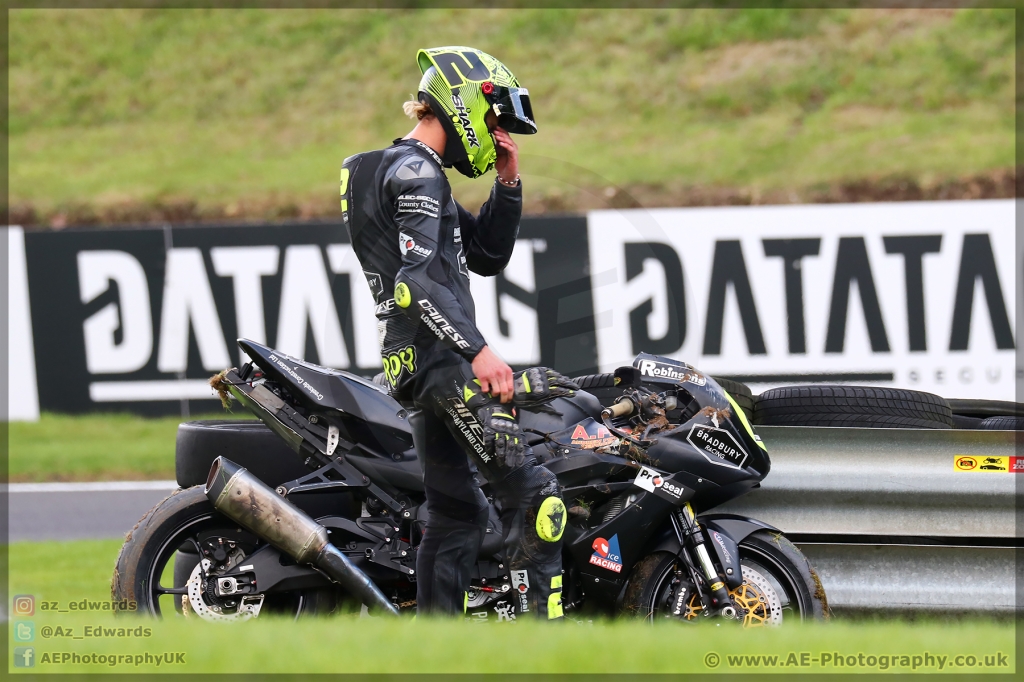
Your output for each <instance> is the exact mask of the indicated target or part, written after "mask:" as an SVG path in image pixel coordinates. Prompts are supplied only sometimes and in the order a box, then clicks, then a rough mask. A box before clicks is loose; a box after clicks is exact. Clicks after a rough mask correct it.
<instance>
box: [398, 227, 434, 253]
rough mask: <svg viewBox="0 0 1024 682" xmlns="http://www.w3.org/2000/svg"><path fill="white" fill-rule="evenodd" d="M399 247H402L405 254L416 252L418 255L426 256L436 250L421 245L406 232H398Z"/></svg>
mask: <svg viewBox="0 0 1024 682" xmlns="http://www.w3.org/2000/svg"><path fill="white" fill-rule="evenodd" d="M398 248H399V249H401V251H402V255H403V256H404V255H406V254H409V253H414V254H416V255H417V256H422V257H423V258H426V257H427V256H429V255H430V254H432V253H433V252H434V251H433V249H425V248H423V247H422V246H419V245H418V244H417V243H416V240H414V239H413V238H412V237H410V236H409V235H407V234H406V233H404V232H399V233H398Z"/></svg>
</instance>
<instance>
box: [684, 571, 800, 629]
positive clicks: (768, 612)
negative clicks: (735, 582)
mask: <svg viewBox="0 0 1024 682" xmlns="http://www.w3.org/2000/svg"><path fill="white" fill-rule="evenodd" d="M742 568H743V582H742V583H741V584H740V586H739V587H736V588H733V589H731V590H729V597H730V598H731V599H732V603H733V604H734V605H735V606H736V610H737V611H738V612H739V615H740V616H742V617H743V627H745V628H749V627H764V626H766V625H780V624H781V623H782V604H781V602H780V600H779V595H778V593H777V592H776V591H775V588H774V587H772V584H771V583H770V582H768V580H767V579H766V578H765V577H764V576H763V575H761V573H760V572H758V571H756V570H754V569H752V568H750V567H749V566H743V567H742ZM703 610H704V606H703V605H702V604H701V603H700V598H699V597H698V596H697V593H696V592H694V593H693V595H691V596H690V601H689V602H688V603H687V604H686V610H685V611H684V612H683V618H685V619H686V620H694V619H695V618H697V617H698V616H699V615H700V612H701V611H703Z"/></svg>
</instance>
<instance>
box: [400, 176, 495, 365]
mask: <svg viewBox="0 0 1024 682" xmlns="http://www.w3.org/2000/svg"><path fill="white" fill-rule="evenodd" d="M410 161H411V162H412V163H413V164H417V163H418V164H419V165H417V166H416V170H410V169H405V170H404V171H403V170H402V166H403V165H404V164H405V163H410ZM424 168H429V170H426V171H424V170H423V169H424ZM396 171H398V172H394V173H389V177H388V179H387V192H386V193H387V195H388V196H389V197H390V198H391V200H393V201H394V203H395V211H396V212H395V222H396V223H397V226H398V233H399V234H398V238H399V241H400V250H401V251H402V267H401V269H400V270H399V271H398V274H396V275H395V304H396V305H397V306H398V307H399V308H400V309H401V310H402V311H403V312H404V313H405V314H406V315H408V316H409V317H410V318H411V319H412V320H413V321H415V322H417V323H418V324H420V325H423V326H426V327H427V328H428V329H429V330H430V331H431V332H432V333H433V334H435V335H436V336H437V337H438V339H440V340H441V341H442V342H444V344H445V345H447V346H448V347H450V348H452V349H453V350H455V351H456V352H458V353H459V354H461V355H462V356H463V357H465V358H466V359H467V360H469V361H471V362H472V360H473V358H475V357H476V355H477V354H478V353H479V352H480V350H481V349H482V348H483V347H484V346H485V345H487V344H486V342H485V341H484V337H483V335H482V334H481V333H480V330H479V329H477V328H476V324H474V322H473V319H472V318H471V317H470V316H469V315H468V314H467V312H466V309H465V308H464V307H463V306H462V304H461V303H459V300H458V299H457V298H456V297H455V294H454V293H452V291H451V290H450V289H449V288H448V279H447V276H446V274H445V268H444V266H443V264H442V262H441V259H442V258H443V256H442V255H441V253H440V249H439V248H438V243H437V242H438V237H439V235H440V230H441V213H442V211H443V209H444V206H443V205H442V201H443V200H444V195H445V192H444V180H443V176H442V175H441V173H440V172H439V171H436V170H434V169H433V168H432V167H428V166H427V165H426V164H424V163H423V161H422V160H419V159H415V158H413V159H407V160H406V161H404V162H403V163H402V164H399V165H398V166H396ZM424 176H425V177H424ZM456 267H457V264H456Z"/></svg>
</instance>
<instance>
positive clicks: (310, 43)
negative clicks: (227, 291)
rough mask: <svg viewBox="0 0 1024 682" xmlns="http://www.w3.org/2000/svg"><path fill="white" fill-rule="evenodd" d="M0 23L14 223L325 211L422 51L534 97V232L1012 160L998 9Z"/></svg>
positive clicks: (993, 174)
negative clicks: (548, 214)
mask: <svg viewBox="0 0 1024 682" xmlns="http://www.w3.org/2000/svg"><path fill="white" fill-rule="evenodd" d="M9 16H10V29H9V30H10V98H9V106H10V121H9V129H10V133H11V137H10V199H11V204H12V206H13V207H14V208H15V209H16V210H15V217H20V218H21V219H22V220H21V222H33V221H36V222H42V223H49V222H53V223H55V224H58V225H59V224H62V223H64V222H67V221H69V220H70V221H72V222H74V221H90V220H132V219H146V218H147V217H153V216H154V215H160V216H163V217H166V218H169V219H189V218H202V217H206V218H222V219H223V218H233V217H261V218H266V217H270V218H272V217H282V216H331V215H334V213H335V212H336V211H337V198H336V193H337V187H336V183H337V168H338V167H339V165H340V162H341V160H342V159H343V158H344V157H345V156H347V155H349V154H351V153H353V152H356V151H360V150H364V149H368V148H379V147H381V146H384V145H386V144H388V142H389V141H390V140H391V139H392V138H393V137H396V136H400V135H402V134H404V133H405V132H406V131H407V130H408V128H409V127H410V125H409V123H408V121H406V120H404V119H403V117H402V114H401V111H400V107H401V103H402V101H403V100H404V99H406V97H407V96H408V94H409V93H410V92H412V91H413V90H414V89H415V86H416V83H417V81H418V71H417V69H416V67H415V63H414V58H415V49H416V48H417V47H419V46H426V42H429V43H431V44H464V43H467V42H468V43H472V44H473V45H474V46H479V47H481V48H483V49H486V50H488V51H490V52H492V53H493V54H495V55H498V56H499V57H500V58H501V59H503V60H504V61H505V62H506V63H508V64H509V65H510V66H511V68H512V69H513V71H514V72H515V73H516V75H517V76H518V77H519V79H520V80H521V81H522V83H523V84H524V85H526V86H527V87H528V88H529V89H530V92H531V95H532V98H533V102H534V111H535V114H536V117H537V122H538V125H539V126H540V130H541V132H540V134H538V135H536V136H534V137H529V138H522V139H520V143H521V148H522V154H523V164H522V165H523V175H524V178H525V182H526V183H527V187H528V188H529V191H528V192H527V194H526V197H527V204H526V209H527V211H533V212H536V211H543V210H564V209H583V208H595V207H604V206H607V205H630V204H631V203H632V202H634V201H639V202H640V203H643V204H644V205H647V206H658V205H676V204H680V203H730V202H732V203H743V202H754V203H757V202H765V201H807V200H814V199H816V198H818V199H821V198H824V199H826V200H827V199H828V198H829V197H832V198H833V199H835V198H839V199H842V198H844V197H845V198H852V199H857V198H865V196H866V198H872V196H873V193H874V194H877V193H878V191H876V190H874V189H872V188H875V187H880V188H882V189H881V190H880V191H881V192H882V198H885V196H886V191H887V190H886V188H889V189H891V188H893V187H896V188H899V187H910V188H911V190H912V191H910V192H909V194H908V193H907V192H903V194H902V195H899V196H896V195H893V196H892V197H891V198H914V197H915V196H916V195H918V194H920V195H922V196H945V195H950V196H951V198H959V196H961V195H963V196H972V195H978V194H979V191H980V192H981V194H982V195H992V192H993V189H992V188H993V187H995V188H996V190H998V191H997V192H996V193H997V194H1001V193H1002V194H1005V192H1006V191H1008V190H1007V189H1006V186H1007V183H1006V177H1007V173H1006V171H1007V169H1010V168H1012V166H1013V164H1014V149H1013V140H1014V100H1013V79H1012V76H1013V69H1014V61H1013V60H1014V44H1013V36H1014V28H1013V26H1014V25H1013V13H1012V10H846V9H843V10H840V9H835V10H754V9H741V10H567V9H558V10H545V9H531V10H486V9H444V10H440V9H438V10H433V9H432V10H415V11H409V10H287V11H281V10H159V9H147V10H27V9H17V10H12V11H11V12H10V15H9ZM424 41H426V42H424ZM453 179H455V180H456V182H455V185H456V194H457V195H458V196H459V197H460V199H463V200H464V201H465V202H466V203H468V204H473V203H474V202H478V201H480V200H482V198H483V197H484V195H485V193H486V191H487V189H488V187H489V183H488V182H486V181H484V182H478V183H473V182H471V181H468V180H465V179H461V176H459V178H455V176H453ZM858 187H860V188H861V190H862V191H860V192H859V193H858V191H857V188H858ZM1000 187H1002V189H1001V190H999V188H1000ZM864 188H867V189H868V190H870V191H863V190H864ZM914 188H916V190H915V189H914ZM943 188H946V189H943ZM979 188H981V189H980V190H979ZM986 188H987V189H986ZM915 192H916V194H915ZM889 194H890V195H891V194H892V192H889ZM896 194H899V192H897V193H896ZM867 195H870V196H867Z"/></svg>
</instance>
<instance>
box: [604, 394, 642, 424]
mask: <svg viewBox="0 0 1024 682" xmlns="http://www.w3.org/2000/svg"><path fill="white" fill-rule="evenodd" d="M633 410H634V405H633V401H632V400H630V399H628V398H626V399H625V400H620V401H619V402H617V403H615V404H614V405H612V406H611V407H606V408H604V411H603V412H602V415H601V416H605V415H607V417H605V418H606V419H614V418H616V417H625V416H626V415H629V414H633Z"/></svg>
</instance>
